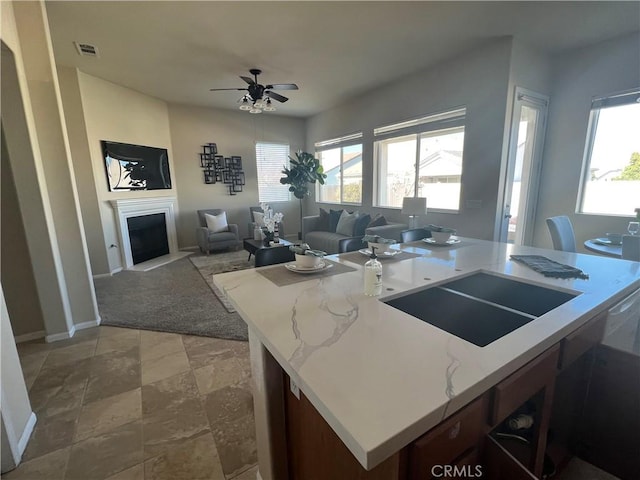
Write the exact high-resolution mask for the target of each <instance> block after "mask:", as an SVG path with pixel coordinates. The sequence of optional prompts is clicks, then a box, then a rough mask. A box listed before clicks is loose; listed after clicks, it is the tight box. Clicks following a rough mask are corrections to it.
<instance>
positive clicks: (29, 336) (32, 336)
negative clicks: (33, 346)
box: [14, 330, 46, 343]
mask: <svg viewBox="0 0 640 480" xmlns="http://www.w3.org/2000/svg"><path fill="white" fill-rule="evenodd" d="M45 335H46V332H45V331H44V330H38V331H37V332H31V333H25V334H24V335H18V336H16V337H15V338H14V340H15V341H16V343H24V342H29V341H31V340H37V339H38V338H44V336H45Z"/></svg>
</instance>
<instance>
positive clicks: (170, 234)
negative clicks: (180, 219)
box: [110, 197, 178, 269]
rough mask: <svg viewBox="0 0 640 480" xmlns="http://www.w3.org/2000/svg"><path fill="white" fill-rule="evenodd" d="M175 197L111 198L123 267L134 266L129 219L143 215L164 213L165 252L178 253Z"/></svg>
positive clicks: (129, 267)
mask: <svg viewBox="0 0 640 480" xmlns="http://www.w3.org/2000/svg"><path fill="white" fill-rule="evenodd" d="M175 202H176V198H175V197H154V198H136V199H121V200H111V201H110V203H111V205H112V206H113V209H114V212H115V215H116V225H117V227H118V236H119V238H120V253H121V255H122V261H123V268H127V269H131V268H132V267H133V266H134V258H133V251H132V248H131V237H130V232H129V219H132V218H135V217H145V216H148V215H154V214H164V220H165V226H166V235H167V243H168V246H169V251H168V252H167V253H169V254H174V253H178V239H177V235H176V223H175V214H174V205H175Z"/></svg>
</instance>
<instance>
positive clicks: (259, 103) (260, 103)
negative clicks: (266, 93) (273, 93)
mask: <svg viewBox="0 0 640 480" xmlns="http://www.w3.org/2000/svg"><path fill="white" fill-rule="evenodd" d="M253 106H254V107H256V108H264V107H265V106H266V105H265V103H264V101H263V100H262V99H261V98H259V99H258V100H256V102H255V103H254V104H253Z"/></svg>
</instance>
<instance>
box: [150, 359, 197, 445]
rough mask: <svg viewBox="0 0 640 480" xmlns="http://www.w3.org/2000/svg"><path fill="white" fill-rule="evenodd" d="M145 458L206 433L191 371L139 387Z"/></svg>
mask: <svg viewBox="0 0 640 480" xmlns="http://www.w3.org/2000/svg"><path fill="white" fill-rule="evenodd" d="M142 419H143V425H144V454H145V458H151V457H154V456H157V455H159V454H162V453H165V452H167V451H170V450H173V449H175V448H177V447H179V446H180V445H181V444H182V443H183V442H184V441H185V440H188V439H192V438H196V437H198V436H200V435H202V434H203V433H205V432H207V431H209V423H208V421H207V416H206V414H205V412H204V409H203V408H202V403H201V401H200V398H199V396H198V389H197V387H196V384H195V380H194V378H193V373H192V372H191V371H189V372H186V373H183V374H180V375H175V376H173V377H170V378H167V379H164V380H161V381H159V382H156V383H153V384H150V385H144V386H143V387H142Z"/></svg>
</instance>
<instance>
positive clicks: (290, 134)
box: [169, 104, 305, 248]
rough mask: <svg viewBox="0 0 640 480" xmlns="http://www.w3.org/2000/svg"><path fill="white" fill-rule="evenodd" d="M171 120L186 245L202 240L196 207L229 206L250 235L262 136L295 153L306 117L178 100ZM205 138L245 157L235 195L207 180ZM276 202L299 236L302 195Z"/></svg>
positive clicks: (289, 229)
mask: <svg viewBox="0 0 640 480" xmlns="http://www.w3.org/2000/svg"><path fill="white" fill-rule="evenodd" d="M169 120H170V124H171V143H172V145H173V152H174V160H173V161H174V165H175V167H176V168H175V180H176V185H177V189H178V200H179V203H180V216H179V217H178V220H177V223H178V225H177V228H178V244H179V245H180V247H181V248H185V247H191V246H194V245H196V243H197V242H196V238H195V230H196V226H197V225H198V221H197V216H196V210H198V209H203V208H222V209H224V210H226V212H227V219H228V221H229V222H230V223H237V224H238V225H239V227H240V236H241V237H247V236H250V234H249V232H247V223H248V222H249V207H250V206H252V205H258V183H257V173H256V151H255V144H256V142H259V141H265V142H274V143H288V144H289V146H290V150H291V152H292V153H293V152H294V151H295V150H297V149H300V148H302V147H303V146H304V138H305V137H304V133H305V122H304V120H302V119H299V118H289V117H283V116H275V115H270V114H269V113H263V114H261V115H251V114H249V113H248V112H243V111H240V110H237V111H233V110H219V109H213V108H203V107H192V106H187V105H173V104H172V105H169ZM205 143H215V144H216V145H217V146H218V152H219V153H220V154H222V155H225V156H231V155H240V156H241V157H242V166H243V169H244V172H245V177H246V185H245V186H244V189H243V191H242V192H241V193H238V194H237V195H234V196H231V195H229V193H228V190H227V188H226V186H224V185H222V184H218V183H216V184H215V185H207V184H205V183H204V179H203V176H202V168H200V157H199V152H201V151H202V145H204V144H205ZM282 188H286V187H284V186H283V187H282ZM270 205H271V207H273V209H274V210H275V211H279V212H282V213H283V214H284V222H283V223H284V226H285V234H286V235H295V234H296V232H297V231H298V223H299V219H298V211H299V210H298V202H297V200H295V199H294V200H292V201H290V202H280V203H271V204H270ZM251 235H253V232H251Z"/></svg>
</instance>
